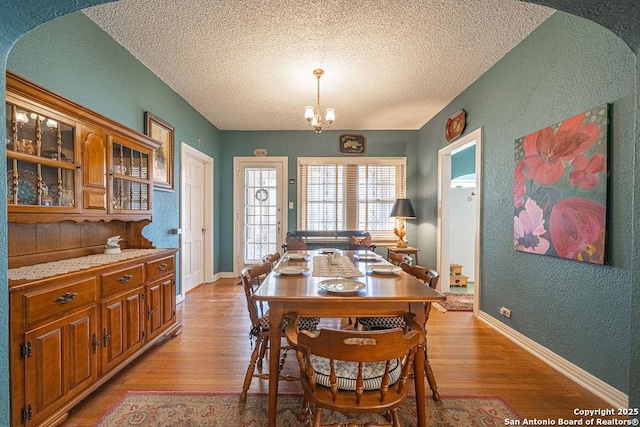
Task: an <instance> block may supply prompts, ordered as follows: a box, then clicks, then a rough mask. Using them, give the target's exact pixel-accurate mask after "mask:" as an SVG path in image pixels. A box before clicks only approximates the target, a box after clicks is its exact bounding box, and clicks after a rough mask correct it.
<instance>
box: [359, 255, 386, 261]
mask: <svg viewBox="0 0 640 427" xmlns="http://www.w3.org/2000/svg"><path fill="white" fill-rule="evenodd" d="M353 257H354V258H355V259H357V260H360V261H378V260H379V259H380V256H379V255H376V254H355V255H354V256H353Z"/></svg>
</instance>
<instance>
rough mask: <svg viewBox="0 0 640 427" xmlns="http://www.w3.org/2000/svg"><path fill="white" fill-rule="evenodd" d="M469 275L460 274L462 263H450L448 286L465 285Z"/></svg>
mask: <svg viewBox="0 0 640 427" xmlns="http://www.w3.org/2000/svg"><path fill="white" fill-rule="evenodd" d="M468 278H469V277H468V276H465V275H464V274H462V265H460V264H451V265H450V279H449V285H450V286H467V279H468Z"/></svg>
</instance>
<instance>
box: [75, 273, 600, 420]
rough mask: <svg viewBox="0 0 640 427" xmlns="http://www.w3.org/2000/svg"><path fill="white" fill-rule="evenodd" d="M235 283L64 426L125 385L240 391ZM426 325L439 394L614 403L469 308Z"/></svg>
mask: <svg viewBox="0 0 640 427" xmlns="http://www.w3.org/2000/svg"><path fill="white" fill-rule="evenodd" d="M237 283H238V280H237V279H224V280H219V281H217V282H215V283H213V284H205V285H201V286H199V287H198V288H196V289H194V290H193V291H191V292H190V293H189V294H188V295H187V297H186V298H185V300H184V301H183V302H182V303H181V304H180V305H178V318H179V320H180V321H181V322H182V324H183V332H182V334H181V335H179V336H178V337H176V338H174V339H171V340H167V341H164V342H162V343H161V344H158V345H156V346H155V347H154V348H152V349H150V350H149V351H148V352H147V353H146V354H144V355H142V356H141V357H140V358H138V359H137V360H136V361H135V362H134V363H132V364H131V365H130V366H129V367H127V368H126V369H125V370H124V371H123V372H121V373H120V374H119V375H117V376H116V377H115V378H113V379H112V380H111V381H110V382H108V383H106V384H105V385H104V386H102V387H101V388H100V389H99V390H97V391H96V392H95V393H93V395H92V396H90V397H89V398H87V399H85V400H84V401H83V402H82V403H81V404H79V405H78V406H76V407H75V408H74V409H73V410H72V411H71V412H70V414H69V418H68V419H67V421H66V422H65V423H64V424H63V425H64V426H66V427H69V426H91V425H92V424H93V423H94V422H95V421H96V420H98V419H99V418H100V417H101V416H102V415H103V414H104V413H105V412H106V411H107V410H108V409H109V408H110V407H111V406H112V405H113V404H115V403H116V402H117V401H118V400H119V399H120V398H121V397H122V396H124V394H125V393H126V392H127V391H128V390H166V391H169V390H179V391H214V392H232V393H237V394H238V395H239V394H240V391H241V389H242V381H243V379H244V374H245V371H246V368H247V363H248V360H249V356H250V354H251V342H250V340H249V335H248V331H249V320H248V315H247V311H246V307H245V301H244V294H243V291H242V288H241V287H240V286H238V285H237ZM329 322H330V321H329ZM428 326H429V329H428V334H427V338H428V342H429V344H428V345H429V347H428V348H429V360H430V362H431V365H432V367H433V371H434V373H435V376H436V380H437V382H438V390H439V392H440V394H441V395H442V396H445V397H446V396H451V395H499V396H501V397H502V398H503V399H504V400H506V401H507V403H508V404H509V405H510V406H511V407H512V409H514V410H515V411H516V412H517V413H518V414H519V415H520V416H522V417H527V418H534V417H537V418H539V419H540V418H542V419H547V418H552V419H557V418H565V419H570V418H573V410H574V409H575V408H590V409H594V408H608V407H610V405H609V404H607V403H606V402H604V401H603V400H601V399H599V398H597V397H596V396H594V395H593V394H592V393H590V392H588V391H587V390H585V389H584V388H582V387H580V386H578V385H577V384H575V383H573V382H572V381H570V380H569V379H567V378H566V377H564V376H563V375H561V374H559V373H558V372H556V371H555V370H554V369H552V368H551V367H549V366H548V365H546V364H545V363H543V362H541V361H540V360H538V359H537V358H535V357H533V356H531V355H530V354H528V353H527V352H525V351H524V350H522V349H521V348H520V347H518V346H517V345H515V344H513V343H512V342H511V341H509V340H508V339H507V338H505V337H503V336H502V335H500V334H499V333H498V332H496V331H494V330H493V329H491V328H490V327H489V326H487V325H485V324H484V323H483V322H481V321H479V320H477V319H475V318H474V317H473V316H472V314H471V313H469V312H447V313H441V312H439V311H438V310H435V309H433V310H432V311H431V317H430V320H429V325H428ZM289 357H291V358H292V359H291V360H289V361H288V362H287V364H286V367H285V369H286V372H285V373H291V374H294V375H295V374H296V370H297V364H296V363H295V361H294V360H293V357H294V356H293V354H290V355H289ZM265 366H268V363H265ZM280 391H282V392H299V391H300V385H299V383H298V382H281V383H280ZM258 392H263V393H266V392H267V381H264V380H257V379H254V380H253V382H252V384H251V388H250V390H249V393H258ZM427 395H428V396H429V393H427Z"/></svg>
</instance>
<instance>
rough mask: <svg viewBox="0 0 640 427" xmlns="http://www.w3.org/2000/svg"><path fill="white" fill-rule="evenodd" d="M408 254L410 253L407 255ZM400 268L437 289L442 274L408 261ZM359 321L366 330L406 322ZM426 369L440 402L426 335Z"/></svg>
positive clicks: (427, 307)
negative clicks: (430, 362) (410, 263)
mask: <svg viewBox="0 0 640 427" xmlns="http://www.w3.org/2000/svg"><path fill="white" fill-rule="evenodd" d="M407 256H408V255H407ZM400 268H402V270H403V271H405V272H407V273H409V274H411V275H412V276H413V277H415V278H416V279H418V280H420V281H422V282H424V283H426V284H427V285H429V287H430V288H432V289H436V287H437V286H438V281H439V280H440V274H439V273H438V272H437V271H436V270H433V269H431V268H426V267H422V266H419V265H415V266H411V265H409V264H408V263H406V262H402V263H400ZM423 307H424V326H423V327H424V331H425V334H426V331H427V321H428V320H429V313H430V312H431V303H430V302H424V303H423ZM357 321H358V323H359V324H360V325H362V328H363V329H365V330H379V329H387V328H397V327H402V326H403V324H404V319H403V318H402V317H400V316H390V317H360V318H358V319H357ZM424 352H425V353H424V370H425V374H426V375H427V381H429V387H430V388H431V394H432V396H433V400H434V401H436V402H440V394H439V393H438V386H437V384H436V377H435V375H434V374H433V369H432V368H431V365H430V364H429V357H428V354H427V339H426V335H425V342H424Z"/></svg>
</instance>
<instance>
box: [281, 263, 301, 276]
mask: <svg viewBox="0 0 640 427" xmlns="http://www.w3.org/2000/svg"><path fill="white" fill-rule="evenodd" d="M273 271H274V272H275V273H278V274H283V275H285V276H290V275H295V274H304V273H306V272H307V271H309V267H302V266H300V265H283V266H282V267H276V268H274V269H273Z"/></svg>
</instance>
